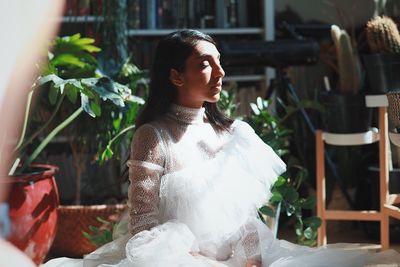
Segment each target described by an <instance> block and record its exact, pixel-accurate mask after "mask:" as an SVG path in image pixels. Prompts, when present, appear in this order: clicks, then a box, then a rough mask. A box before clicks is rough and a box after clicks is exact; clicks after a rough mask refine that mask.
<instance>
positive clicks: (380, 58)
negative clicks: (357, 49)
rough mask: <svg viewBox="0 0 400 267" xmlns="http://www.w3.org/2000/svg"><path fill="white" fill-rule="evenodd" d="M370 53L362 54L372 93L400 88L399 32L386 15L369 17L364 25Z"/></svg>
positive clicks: (383, 92)
mask: <svg viewBox="0 0 400 267" xmlns="http://www.w3.org/2000/svg"><path fill="white" fill-rule="evenodd" d="M365 32H366V37H367V43H368V46H369V49H370V51H371V54H368V55H364V57H363V59H364V65H365V68H366V70H367V76H368V80H369V83H370V92H371V93H372V94H385V93H386V92H390V91H395V90H399V89H400V79H398V73H399V72H400V33H399V31H398V29H397V25H396V23H395V22H394V21H393V20H392V19H391V18H390V17H387V16H376V17H374V18H372V19H370V20H369V21H368V23H367V25H366V27H365Z"/></svg>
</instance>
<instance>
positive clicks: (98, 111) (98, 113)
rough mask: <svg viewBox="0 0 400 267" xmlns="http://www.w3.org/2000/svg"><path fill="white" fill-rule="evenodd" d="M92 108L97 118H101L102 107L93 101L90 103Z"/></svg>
mask: <svg viewBox="0 0 400 267" xmlns="http://www.w3.org/2000/svg"><path fill="white" fill-rule="evenodd" d="M90 108H91V110H92V111H93V113H94V114H95V115H96V116H101V108H100V105H99V104H97V103H96V102H94V101H92V102H91V103H90Z"/></svg>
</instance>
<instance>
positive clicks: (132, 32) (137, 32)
mask: <svg viewBox="0 0 400 267" xmlns="http://www.w3.org/2000/svg"><path fill="white" fill-rule="evenodd" d="M176 30H178V29H129V30H128V32H127V35H128V36H163V35H166V34H168V33H171V32H174V31H176ZM196 30H199V31H201V32H203V33H206V34H213V35H232V34H241V35H244V34H263V33H264V29H263V28H203V29H196Z"/></svg>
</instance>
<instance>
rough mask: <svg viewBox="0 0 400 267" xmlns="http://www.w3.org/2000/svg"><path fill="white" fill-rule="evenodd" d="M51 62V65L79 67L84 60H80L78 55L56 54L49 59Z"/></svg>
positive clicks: (82, 65)
mask: <svg viewBox="0 0 400 267" xmlns="http://www.w3.org/2000/svg"><path fill="white" fill-rule="evenodd" d="M51 64H52V65H53V66H70V65H73V66H76V67H79V68H83V67H85V65H86V63H85V62H82V61H81V60H80V59H79V58H78V57H76V56H75V55H73V54H61V55H57V56H55V57H54V58H53V59H52V60H51Z"/></svg>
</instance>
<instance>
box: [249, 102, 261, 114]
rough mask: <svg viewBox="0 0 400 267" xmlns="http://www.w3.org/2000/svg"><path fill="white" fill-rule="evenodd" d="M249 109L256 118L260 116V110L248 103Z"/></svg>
mask: <svg viewBox="0 0 400 267" xmlns="http://www.w3.org/2000/svg"><path fill="white" fill-rule="evenodd" d="M250 108H251V110H252V111H253V113H254V115H256V116H258V115H260V113H261V112H260V110H259V109H258V107H257V105H256V104H254V103H250Z"/></svg>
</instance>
